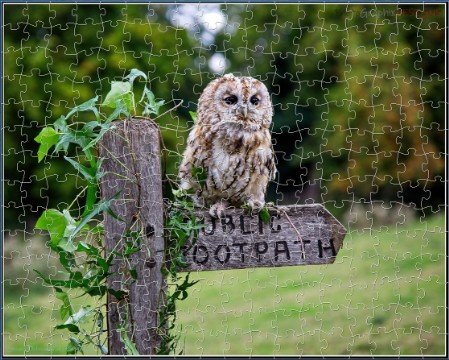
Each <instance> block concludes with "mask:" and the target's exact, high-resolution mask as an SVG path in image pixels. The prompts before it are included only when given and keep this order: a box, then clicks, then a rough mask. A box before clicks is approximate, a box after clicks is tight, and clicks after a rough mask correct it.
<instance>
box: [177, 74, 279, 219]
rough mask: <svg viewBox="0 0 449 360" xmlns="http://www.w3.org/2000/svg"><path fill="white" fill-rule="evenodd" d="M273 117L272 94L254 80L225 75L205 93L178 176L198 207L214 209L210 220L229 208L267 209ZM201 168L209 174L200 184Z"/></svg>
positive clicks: (271, 175)
mask: <svg viewBox="0 0 449 360" xmlns="http://www.w3.org/2000/svg"><path fill="white" fill-rule="evenodd" d="M272 117H273V107H272V104H271V99H270V95H269V94H268V90H267V88H266V87H265V85H264V84H262V83H261V82H260V81H258V80H256V79H254V78H252V77H237V76H234V75H232V74H227V75H225V76H223V77H221V78H219V79H216V80H214V81H212V82H211V83H209V84H208V85H207V87H206V88H205V89H204V91H203V93H202V94H201V96H200V98H199V101H198V111H197V121H196V123H195V125H194V127H193V129H192V131H191V132H190V134H189V137H188V140H187V148H186V150H185V152H184V155H183V159H182V163H181V166H180V169H179V177H180V180H181V188H182V189H193V190H194V191H195V195H194V201H195V203H196V204H197V205H199V206H210V214H211V215H212V216H214V217H221V216H223V214H224V212H225V209H226V208H227V207H228V206H240V205H244V204H247V205H249V206H250V207H251V208H252V209H261V208H262V207H263V206H264V204H265V192H266V189H267V184H268V182H269V181H270V180H273V179H274V176H275V173H276V165H275V157H274V152H273V147H272V144H271V135H270V131H269V127H270V124H271V119H272ZM198 168H199V169H204V170H205V174H206V176H207V177H206V179H205V181H203V182H201V183H200V182H199V181H198V177H195V176H194V175H195V173H194V172H196V171H197V170H195V169H198Z"/></svg>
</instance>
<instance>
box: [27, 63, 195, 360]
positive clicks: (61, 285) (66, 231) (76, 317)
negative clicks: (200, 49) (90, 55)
mask: <svg viewBox="0 0 449 360" xmlns="http://www.w3.org/2000/svg"><path fill="white" fill-rule="evenodd" d="M137 78H143V79H144V80H145V81H147V80H148V79H147V76H146V74H145V73H143V72H142V71H140V70H137V69H133V70H131V71H130V73H129V74H128V75H127V76H126V77H125V78H124V79H123V81H113V82H111V89H110V91H109V92H108V94H107V95H106V96H105V98H104V100H103V102H102V103H101V104H99V103H98V100H99V99H98V96H97V97H94V98H92V99H90V100H88V101H86V102H85V103H83V104H81V105H78V106H75V107H74V108H73V109H71V110H70V111H69V112H68V113H67V115H65V116H61V117H60V118H59V119H57V120H56V121H55V122H54V123H53V124H52V125H48V126H46V127H44V128H43V129H42V130H41V132H40V133H39V135H38V136H37V137H36V138H35V141H36V142H37V143H38V144H39V148H38V151H37V157H38V161H39V162H41V161H42V160H44V159H45V158H48V157H49V156H50V155H55V156H57V155H58V154H60V153H62V154H63V157H64V159H65V160H66V161H67V163H68V164H69V165H70V166H72V167H73V168H74V169H75V170H76V172H77V176H79V177H80V178H81V179H82V180H83V183H84V184H85V185H84V186H83V188H82V189H81V190H80V192H79V193H78V194H77V195H76V197H75V198H74V199H73V201H72V202H71V203H70V204H69V205H68V206H66V207H65V208H63V209H60V208H58V209H56V208H55V209H47V210H45V211H44V212H43V213H42V214H41V215H40V217H39V219H38V220H37V222H36V225H35V228H36V229H39V230H43V231H46V232H48V234H49V240H48V242H47V243H48V246H49V247H50V249H51V250H52V251H53V252H55V253H56V254H57V255H58V258H59V262H60V264H61V270H59V271H58V275H57V276H55V277H56V278H55V277H53V276H47V275H45V274H42V273H40V272H38V271H37V270H35V271H36V272H37V273H38V274H39V276H40V277H41V278H42V279H43V280H44V282H45V283H46V284H48V285H50V286H51V287H52V288H53V289H54V294H55V297H56V298H57V299H58V300H60V302H61V305H60V308H59V315H60V320H61V323H60V324H58V325H56V329H64V330H67V331H68V332H69V333H70V336H69V342H68V344H67V349H66V352H67V354H78V353H80V354H84V351H85V349H86V346H87V345H92V346H94V347H95V348H96V349H97V353H100V354H107V353H108V349H107V343H106V342H107V336H105V335H106V332H107V329H106V322H105V313H106V301H105V295H106V294H107V293H110V294H112V295H113V296H115V297H116V298H117V299H118V300H123V299H125V300H126V298H127V294H126V292H125V291H117V290H114V289H111V288H109V287H108V285H107V278H108V276H109V275H110V272H109V271H110V266H111V264H112V262H113V261H114V259H117V258H121V259H125V260H126V259H128V258H129V257H130V256H131V255H132V254H133V253H134V252H136V251H139V246H140V242H139V241H138V239H139V238H140V234H139V233H138V232H136V231H134V230H133V229H134V228H133V224H131V226H130V227H129V228H128V229H127V230H126V232H125V233H124V235H123V237H124V238H123V239H122V240H123V243H124V246H123V250H122V251H121V252H118V251H112V252H110V254H109V255H108V256H106V249H105V245H104V227H103V219H102V215H103V214H105V213H108V214H109V215H111V216H113V217H115V218H116V219H117V220H119V221H121V219H119V218H118V217H117V216H116V215H115V214H114V213H113V212H112V211H111V208H110V205H111V202H112V201H114V199H115V198H116V197H117V196H118V195H119V193H117V194H116V195H115V196H113V197H112V198H110V199H100V198H99V182H100V180H101V178H102V176H103V175H104V174H103V173H102V171H101V159H100V158H99V156H98V152H97V149H96V145H97V143H98V142H99V141H100V140H101V139H102V137H103V135H104V134H105V133H106V132H107V131H108V130H110V129H111V127H112V126H114V125H113V121H114V120H119V119H131V118H132V117H133V116H136V115H137V114H138V113H140V114H141V115H142V116H144V117H149V116H151V115H155V116H156V117H158V116H161V115H159V113H160V108H161V107H162V106H163V105H164V104H165V101H164V100H159V101H157V100H156V98H155V95H154V94H153V93H152V92H151V90H149V89H148V88H147V86H146V85H145V87H144V90H143V93H142V97H141V99H140V101H138V102H136V100H135V96H134V81H135V79H137ZM74 115H78V116H76V117H75V116H74ZM162 115H163V114H162ZM191 115H192V118H194V117H195V114H194V113H191ZM89 117H90V118H92V117H93V119H92V120H91V121H80V119H82V118H89ZM130 121H132V120H130ZM52 149H53V150H52ZM50 150H52V152H51V153H50ZM69 150H75V151H76V152H77V157H76V158H72V157H69V156H68V154H69ZM172 193H173V196H174V200H171V201H169V202H168V206H167V216H166V217H165V218H166V220H165V221H166V224H165V229H166V232H167V234H166V236H167V254H166V257H167V259H168V261H167V263H166V265H165V266H164V267H163V270H162V271H163V272H164V274H165V275H166V276H167V277H168V279H169V280H170V284H169V287H168V289H169V290H168V292H167V294H166V296H165V305H164V306H163V307H162V308H161V310H160V313H159V332H160V335H161V339H162V341H161V346H160V349H159V351H158V353H159V354H170V353H174V352H175V351H176V350H177V347H178V340H179V336H180V335H177V333H176V330H175V328H176V303H177V301H180V300H185V299H186V298H187V296H188V289H189V288H190V287H191V286H193V285H194V284H195V283H196V281H190V279H189V275H190V274H189V273H185V274H183V275H181V273H180V272H179V271H180V270H181V269H182V268H183V267H185V265H186V264H185V262H184V259H183V248H184V247H185V246H186V244H187V242H188V241H189V242H190V243H193V242H194V239H196V237H197V235H198V231H199V229H200V228H201V227H202V222H201V221H200V220H199V219H198V218H197V217H196V216H195V209H194V206H193V204H192V202H191V200H190V198H189V196H188V194H187V193H185V192H182V191H179V190H177V189H176V187H175V186H173V185H172ZM82 200H83V202H82V206H79V207H77V208H74V206H75V204H79V203H80V202H81V201H82ZM129 272H130V275H131V276H130V281H135V279H136V273H135V270H134V269H132V268H130V269H129ZM75 297H88V298H91V300H88V301H85V302H84V303H87V304H90V303H95V304H96V305H95V306H92V305H82V306H81V307H80V308H79V309H75V306H74V305H73V303H74V302H73V300H74V298H75ZM125 320H126V319H125ZM126 328H127V324H125V323H124V324H122V328H121V331H120V329H119V331H120V335H121V338H122V341H123V343H124V345H125V348H126V351H127V353H128V354H130V355H136V354H138V352H137V350H136V347H135V344H134V343H133V341H132V340H131V339H130V338H129V337H128V335H127V331H126V330H125V329H126Z"/></svg>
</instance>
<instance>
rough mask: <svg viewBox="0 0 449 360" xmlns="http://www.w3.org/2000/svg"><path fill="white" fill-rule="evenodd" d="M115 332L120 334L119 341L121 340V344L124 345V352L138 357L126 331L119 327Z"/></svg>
mask: <svg viewBox="0 0 449 360" xmlns="http://www.w3.org/2000/svg"><path fill="white" fill-rule="evenodd" d="M117 331H118V332H119V334H120V340H122V343H123V344H124V345H125V350H126V354H127V355H140V354H139V352H138V351H137V349H136V345H134V343H133V342H132V341H131V339H130V338H129V337H128V332H127V331H126V329H125V328H124V327H123V326H121V327H120V328H119V329H117Z"/></svg>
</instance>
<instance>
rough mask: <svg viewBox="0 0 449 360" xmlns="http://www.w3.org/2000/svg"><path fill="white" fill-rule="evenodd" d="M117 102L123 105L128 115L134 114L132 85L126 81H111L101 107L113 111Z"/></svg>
mask: <svg viewBox="0 0 449 360" xmlns="http://www.w3.org/2000/svg"><path fill="white" fill-rule="evenodd" d="M119 102H122V103H123V105H124V107H125V108H126V110H127V111H128V112H129V113H131V112H134V109H135V103H134V94H133V92H132V85H131V83H130V82H128V81H113V82H112V83H111V90H110V91H109V92H108V94H107V95H106V97H105V99H104V101H103V104H102V105H103V106H107V107H110V108H112V109H115V108H117V106H118V104H119Z"/></svg>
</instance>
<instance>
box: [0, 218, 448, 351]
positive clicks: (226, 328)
mask: <svg viewBox="0 0 449 360" xmlns="http://www.w3.org/2000/svg"><path fill="white" fill-rule="evenodd" d="M444 227H445V223H444V217H443V215H438V216H434V217H432V218H428V219H425V220H420V221H419V220H418V221H416V222H414V223H411V224H409V225H407V226H401V225H398V226H397V227H390V228H386V227H383V228H382V229H381V230H372V231H365V232H358V231H356V230H354V231H351V232H350V233H349V234H348V235H347V236H346V239H345V244H344V248H343V249H342V250H341V251H340V253H339V255H338V258H337V260H336V263H335V264H333V265H324V266H304V267H285V268H277V269H276V268H272V269H252V270H235V271H222V272H202V273H197V274H192V278H194V279H200V280H201V281H200V282H199V283H198V284H197V285H195V287H194V288H193V289H192V290H191V291H190V295H189V298H188V299H187V300H186V301H184V302H183V303H182V304H181V305H180V306H179V321H178V322H179V324H182V337H181V339H184V341H183V345H184V353H185V354H203V355H205V354H225V355H231V354H246V355H249V354H252V355H256V354H265V355H271V354H293V355H306V354H316V355H321V354H323V355H324V354H351V355H356V354H368V355H370V354H393V355H406V354H416V355H424V354H435V355H438V354H444V352H445V333H446V329H445V233H444ZM32 250H33V249H29V248H26V249H25V247H24V248H23V249H22V250H20V249H19V250H16V255H17V253H18V254H19V256H15V259H14V261H11V262H10V263H8V264H6V265H5V278H6V279H5V280H6V281H5V306H4V319H5V320H4V326H5V329H4V341H5V342H4V344H5V353H6V354H16V355H19V354H20V355H24V354H25V355H27V354H42V355H52V354H53V355H56V354H65V348H66V341H65V337H66V336H67V334H66V333H65V332H64V331H58V330H53V327H54V326H55V324H56V321H57V309H58V306H59V304H58V302H56V301H54V297H53V295H52V293H51V292H50V291H48V289H47V288H43V287H42V286H41V283H37V284H35V283H33V281H34V280H33V279H34V275H32V273H31V270H30V269H32V268H33V267H37V266H40V267H41V268H43V267H46V266H48V264H47V262H48V263H49V264H51V262H50V261H49V260H48V251H46V252H45V254H47V255H45V256H42V257H39V256H36V254H33V253H32ZM36 251H37V250H36ZM30 253H31V255H30ZM27 254H28V255H27ZM5 256H6V258H7V257H8V254H5ZM17 258H18V259H19V260H20V259H22V260H21V261H22V262H23V264H22V263H17V261H18V260H17ZM23 259H25V260H23ZM16 277H17V278H18V280H17V281H16V280H11V279H15V278H16ZM28 289H29V290H28Z"/></svg>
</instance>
